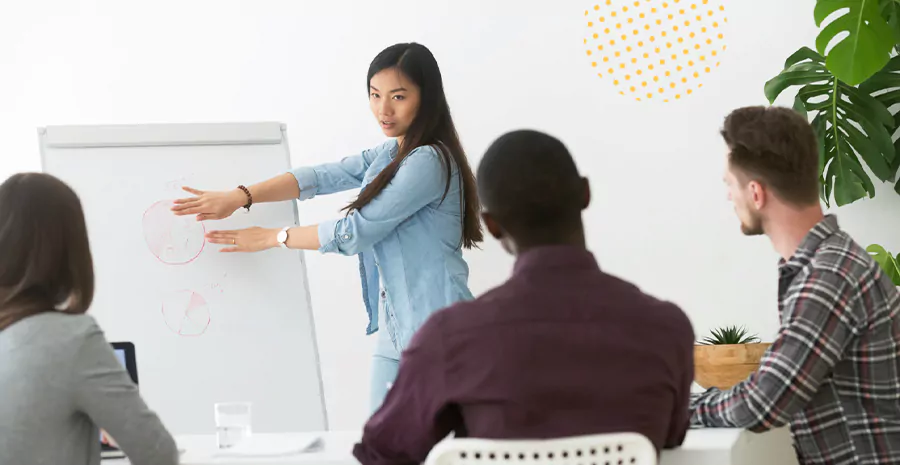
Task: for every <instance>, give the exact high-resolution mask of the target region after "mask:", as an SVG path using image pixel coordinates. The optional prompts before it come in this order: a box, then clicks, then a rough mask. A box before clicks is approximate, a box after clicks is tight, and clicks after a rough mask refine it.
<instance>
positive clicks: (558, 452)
mask: <svg viewBox="0 0 900 465" xmlns="http://www.w3.org/2000/svg"><path fill="white" fill-rule="evenodd" d="M538 463H540V464H548V465H656V464H657V452H656V448H655V447H653V443H651V442H650V440H649V439H647V438H646V437H645V436H643V435H641V434H638V433H608V434H595V435H589V436H574V437H568V438H557V439H539V440H519V439H515V440H492V439H473V438H464V439H447V440H445V441H443V442H441V443H439V444H438V445H437V446H435V448H434V449H432V451H431V453H429V454H428V459H427V460H426V462H425V464H426V465H492V464H497V465H507V464H516V465H522V464H538Z"/></svg>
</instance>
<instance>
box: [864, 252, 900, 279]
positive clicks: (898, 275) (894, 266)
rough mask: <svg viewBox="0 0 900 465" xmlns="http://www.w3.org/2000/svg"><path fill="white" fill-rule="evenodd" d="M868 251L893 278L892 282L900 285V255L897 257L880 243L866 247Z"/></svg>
mask: <svg viewBox="0 0 900 465" xmlns="http://www.w3.org/2000/svg"><path fill="white" fill-rule="evenodd" d="M866 251H867V252H869V254H870V255H872V258H874V259H875V261H876V262H878V264H879V265H881V268H882V269H883V270H884V272H885V273H886V274H887V275H888V277H889V278H891V282H893V283H894V285H896V286H900V255H898V256H897V257H896V258H895V257H894V256H893V255H891V253H890V252H888V251H887V250H884V247H882V246H880V245H878V244H872V245H870V246H868V247H866Z"/></svg>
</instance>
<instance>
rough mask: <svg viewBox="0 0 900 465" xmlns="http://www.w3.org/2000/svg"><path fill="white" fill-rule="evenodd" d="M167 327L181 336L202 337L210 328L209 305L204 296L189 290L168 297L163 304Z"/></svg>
mask: <svg viewBox="0 0 900 465" xmlns="http://www.w3.org/2000/svg"><path fill="white" fill-rule="evenodd" d="M162 315H163V318H164V319H165V321H166V326H168V327H169V329H170V330H172V332H174V333H175V334H178V335H179V336H200V335H201V334H203V333H205V332H206V328H208V327H209V323H210V321H211V320H210V313H209V304H208V303H207V302H206V299H204V298H203V296H202V295H200V294H198V293H196V292H194V291H189V290H181V291H176V292H173V293H171V294H168V295H166V296H165V297H164V298H163V302H162Z"/></svg>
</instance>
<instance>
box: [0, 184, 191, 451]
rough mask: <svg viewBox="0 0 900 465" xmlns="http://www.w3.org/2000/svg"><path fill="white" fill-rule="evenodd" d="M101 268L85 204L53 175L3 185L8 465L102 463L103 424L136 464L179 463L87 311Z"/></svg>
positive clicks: (0, 266)
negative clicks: (95, 263)
mask: <svg viewBox="0 0 900 465" xmlns="http://www.w3.org/2000/svg"><path fill="white" fill-rule="evenodd" d="M93 295H94V270H93V261H92V259H91V251H90V246H89V244H88V236H87V228H86V226H85V221H84V213H83V211H82V208H81V202H80V201H79V199H78V196H77V195H76V194H75V192H73V191H72V189H70V188H69V187H68V186H67V185H66V184H64V183H63V182H62V181H60V180H58V179H56V178H54V177H53V176H50V175H47V174H38V173H28V174H17V175H15V176H12V177H11V178H9V179H7V180H6V182H4V183H3V184H2V185H0V393H2V397H3V398H2V401H0V463H9V464H17V465H27V464H63V463H65V464H69V465H96V464H98V463H100V434H99V429H100V428H102V429H104V430H105V431H107V432H108V433H109V434H110V436H112V437H114V438H115V439H116V442H117V443H118V446H119V447H120V448H121V449H122V451H123V452H124V453H125V454H126V455H128V457H129V459H130V461H131V463H132V464H134V465H142V464H153V465H169V464H175V463H178V450H177V448H176V446H175V441H174V440H173V439H172V436H171V435H170V434H169V432H168V431H167V430H166V428H165V427H164V426H163V424H162V422H161V421H160V419H159V418H158V417H157V415H156V414H155V413H153V412H152V411H151V410H150V409H148V408H147V405H146V404H145V403H144V401H143V400H142V399H141V396H140V394H139V393H138V390H137V386H135V384H134V383H133V382H132V381H131V378H130V377H129V376H128V373H127V372H126V371H125V368H124V367H123V366H122V365H121V364H120V363H119V361H118V360H117V359H116V356H115V354H114V353H113V350H112V347H111V346H110V344H109V342H107V340H106V338H105V337H104V335H103V332H102V331H101V330H100V328H99V327H98V326H97V323H96V322H95V321H94V319H93V318H92V317H90V316H87V315H85V312H86V311H87V310H88V308H89V307H90V305H91V300H92V299H93Z"/></svg>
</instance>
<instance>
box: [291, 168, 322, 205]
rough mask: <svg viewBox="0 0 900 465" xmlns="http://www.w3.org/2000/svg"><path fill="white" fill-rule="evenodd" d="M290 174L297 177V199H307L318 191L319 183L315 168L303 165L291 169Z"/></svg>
mask: <svg viewBox="0 0 900 465" xmlns="http://www.w3.org/2000/svg"><path fill="white" fill-rule="evenodd" d="M291 174H293V175H294V178H296V179H297V186H298V187H299V188H300V197H298V200H309V199H311V198H313V197H315V196H316V194H317V193H318V192H319V183H318V180H317V178H316V170H315V169H313V168H310V167H306V166H304V167H301V168H297V169H295V170H292V171H291Z"/></svg>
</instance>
